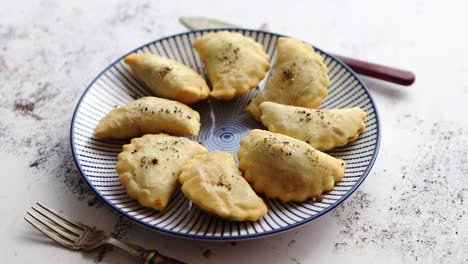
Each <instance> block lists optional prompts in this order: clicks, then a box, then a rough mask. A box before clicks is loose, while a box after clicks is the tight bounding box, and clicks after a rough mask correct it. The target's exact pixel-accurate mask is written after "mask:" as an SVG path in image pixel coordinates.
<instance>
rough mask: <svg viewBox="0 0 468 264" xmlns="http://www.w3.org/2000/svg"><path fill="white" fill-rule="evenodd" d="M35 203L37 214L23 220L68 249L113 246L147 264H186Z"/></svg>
mask: <svg viewBox="0 0 468 264" xmlns="http://www.w3.org/2000/svg"><path fill="white" fill-rule="evenodd" d="M36 204H37V206H32V207H31V208H32V209H33V210H34V211H35V213H31V212H28V215H27V216H25V217H24V220H26V221H27V222H28V223H30V224H31V225H32V226H34V227H35V228H36V229H38V230H39V231H41V232H42V233H43V234H44V235H46V236H48V237H49V238H51V239H53V240H54V241H55V242H57V243H59V244H60V245H62V246H64V247H66V248H68V249H72V250H84V251H90V250H93V249H95V248H97V247H99V246H102V245H104V244H110V245H113V246H115V247H118V248H120V249H123V250H124V251H126V252H127V253H129V254H130V255H132V256H134V257H137V258H139V259H141V260H144V263H145V264H162V263H165V264H181V263H183V262H180V261H178V260H175V259H173V258H169V257H166V256H164V255H162V254H161V253H159V252H158V251H156V250H146V249H144V248H142V247H140V246H137V245H132V244H129V243H125V242H122V241H119V240H117V239H115V238H113V237H112V236H111V235H109V234H107V233H105V232H104V231H102V230H96V229H95V228H93V227H89V226H87V225H84V224H82V223H80V222H77V221H74V220H72V219H70V218H68V217H66V216H64V215H62V214H60V213H58V212H56V211H54V210H52V209H50V208H48V207H47V206H45V205H43V204H40V203H36Z"/></svg>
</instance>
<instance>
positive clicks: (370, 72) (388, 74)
mask: <svg viewBox="0 0 468 264" xmlns="http://www.w3.org/2000/svg"><path fill="white" fill-rule="evenodd" d="M180 23H182V24H183V25H184V26H185V27H187V28H188V29H190V30H199V29H210V28H240V27H239V26H236V25H234V24H230V23H227V22H224V21H221V20H216V19H210V18H206V17H181V18H180ZM331 55H332V56H334V57H336V58H338V59H339V60H341V61H342V62H344V63H345V64H346V65H348V66H349V67H350V68H351V69H353V70H354V71H355V72H356V73H359V74H362V75H366V76H369V77H372V78H375V79H380V80H384V81H387V82H392V83H397V84H401V85H405V86H410V85H411V84H413V83H414V81H415V79H416V77H415V75H414V73H412V72H410V71H407V70H402V69H397V68H393V67H389V66H385V65H381V64H376V63H371V62H366V61H362V60H358V59H353V58H349V57H344V56H341V55H336V54H331Z"/></svg>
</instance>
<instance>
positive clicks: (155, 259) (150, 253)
mask: <svg viewBox="0 0 468 264" xmlns="http://www.w3.org/2000/svg"><path fill="white" fill-rule="evenodd" d="M107 243H108V244H111V245H113V246H115V247H118V248H120V249H122V250H124V251H125V252H127V253H128V254H130V255H132V256H134V257H137V258H140V259H143V260H144V261H145V264H184V262H181V261H178V260H176V259H173V258H170V257H166V256H164V255H163V254H161V253H159V252H158V251H157V250H154V249H150V250H146V249H144V248H142V247H140V246H137V245H133V244H131V243H126V242H122V241H120V240H118V239H115V238H113V237H110V238H109V239H108V240H107Z"/></svg>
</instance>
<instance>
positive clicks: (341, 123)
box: [260, 102, 366, 151]
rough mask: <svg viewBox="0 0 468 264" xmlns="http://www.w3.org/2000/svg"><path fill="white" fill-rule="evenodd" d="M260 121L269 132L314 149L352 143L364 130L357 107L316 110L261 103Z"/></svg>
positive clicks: (361, 117)
mask: <svg viewBox="0 0 468 264" xmlns="http://www.w3.org/2000/svg"><path fill="white" fill-rule="evenodd" d="M260 111H261V113H262V116H261V120H262V123H263V125H264V126H266V127H267V128H268V130H270V131H271V132H276V133H281V134H284V135H287V136H290V137H293V138H296V139H300V140H302V141H305V142H306V143H308V144H309V145H311V146H312V147H314V148H316V149H318V150H322V151H323V150H329V149H332V148H335V147H338V146H343V145H346V144H347V143H348V142H351V141H354V140H356V139H357V138H358V137H359V134H360V133H361V132H362V131H364V128H365V124H364V120H365V119H366V112H364V111H362V110H361V108H359V107H354V108H345V109H330V110H318V109H308V108H304V107H297V106H290V105H282V104H277V103H272V102H263V103H262V104H261V105H260Z"/></svg>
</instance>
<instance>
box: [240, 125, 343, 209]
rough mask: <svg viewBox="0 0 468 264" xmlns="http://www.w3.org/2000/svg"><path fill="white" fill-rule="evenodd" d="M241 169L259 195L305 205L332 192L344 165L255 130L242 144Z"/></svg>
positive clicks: (290, 140)
mask: <svg viewBox="0 0 468 264" xmlns="http://www.w3.org/2000/svg"><path fill="white" fill-rule="evenodd" d="M237 156H238V157H239V168H240V170H241V171H243V172H244V177H245V179H246V180H247V181H248V182H250V183H251V184H252V187H253V189H254V190H255V191H256V192H261V193H264V194H265V195H266V196H267V197H269V198H279V199H280V200H281V201H283V202H290V201H296V202H302V201H305V200H307V199H308V198H311V197H314V196H318V195H320V194H322V193H324V192H328V191H331V190H332V189H333V187H334V185H335V183H336V182H338V181H340V180H341V179H342V178H343V176H344V170H345V166H346V165H345V162H344V161H343V160H340V159H336V158H334V157H332V156H329V155H327V154H325V153H323V152H320V151H319V150H316V149H314V148H313V147H311V146H310V145H308V144H307V143H305V142H303V141H300V140H297V139H294V138H292V137H288V136H285V135H282V134H277V133H272V132H269V131H265V130H259V129H254V130H251V131H250V132H249V134H248V135H247V136H245V137H244V138H243V139H242V140H241V142H240V149H239V151H238V152H237Z"/></svg>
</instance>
